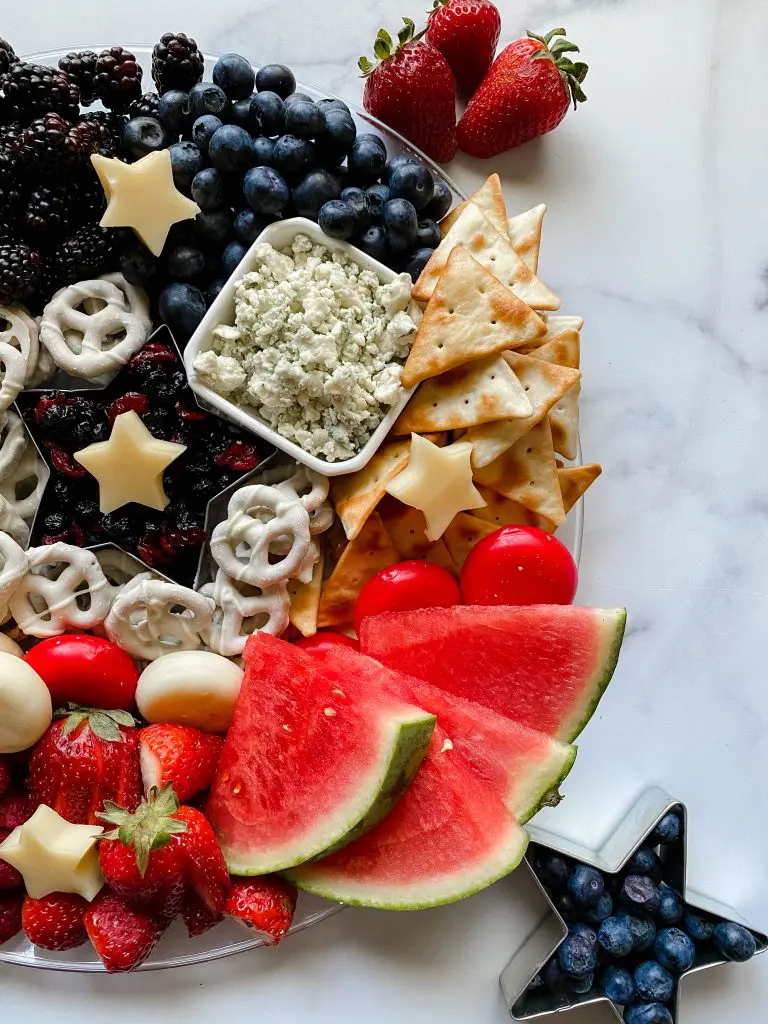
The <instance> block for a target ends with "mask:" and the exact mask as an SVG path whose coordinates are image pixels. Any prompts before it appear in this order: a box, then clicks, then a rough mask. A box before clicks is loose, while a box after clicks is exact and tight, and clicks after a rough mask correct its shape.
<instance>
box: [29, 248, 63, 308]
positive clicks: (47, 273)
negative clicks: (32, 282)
mask: <svg viewBox="0 0 768 1024" xmlns="http://www.w3.org/2000/svg"><path fill="white" fill-rule="evenodd" d="M62 284H63V281H62V279H61V271H60V270H59V266H58V263H57V262H56V260H55V258H52V257H50V256H45V257H43V260H42V262H41V264H40V275H39V278H38V282H37V302H36V305H37V306H38V307H40V308H41V309H42V307H43V306H45V304H46V303H47V302H49V301H50V299H51V298H52V297H53V296H54V295H55V294H56V292H57V291H58V290H59V288H61V286H62Z"/></svg>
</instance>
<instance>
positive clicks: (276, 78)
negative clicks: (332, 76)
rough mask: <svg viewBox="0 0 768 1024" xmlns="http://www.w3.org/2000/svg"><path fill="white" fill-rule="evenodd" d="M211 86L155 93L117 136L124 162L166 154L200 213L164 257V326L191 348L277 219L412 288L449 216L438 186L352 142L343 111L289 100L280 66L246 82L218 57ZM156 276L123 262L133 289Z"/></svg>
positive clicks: (417, 167)
mask: <svg viewBox="0 0 768 1024" xmlns="http://www.w3.org/2000/svg"><path fill="white" fill-rule="evenodd" d="M212 77H213V81H211V82H199V83H198V84H197V85H194V86H193V87H192V88H191V89H189V90H188V91H184V90H178V89H175V90H170V91H168V92H165V93H163V95H162V96H160V98H159V101H158V102H157V105H156V110H154V112H153V113H152V115H151V116H150V115H149V114H142V115H140V116H136V117H133V118H131V120H129V121H128V122H127V124H126V125H125V127H124V128H123V131H122V136H121V150H122V152H123V154H124V155H125V156H126V157H127V158H128V159H139V158H141V157H142V156H146V155H147V154H148V153H151V152H154V151H156V150H159V149H168V150H169V151H170V156H171V162H172V166H173V175H174V183H175V185H176V187H177V188H178V189H179V190H180V191H181V192H183V193H185V194H186V195H189V196H191V197H192V198H193V199H194V200H195V202H196V203H197V204H198V206H199V207H200V209H201V211H202V212H201V213H200V214H199V216H198V217H197V218H196V219H195V220H194V221H193V222H188V223H182V224H179V225H176V226H175V228H174V229H173V231H172V234H171V236H170V237H169V242H168V243H167V244H166V248H165V250H164V252H163V258H162V263H163V266H162V267H161V276H162V277H163V278H164V280H163V282H162V283H163V285H164V287H163V290H162V292H161V294H160V297H159V312H160V315H161V317H162V319H163V320H165V322H166V323H168V324H169V325H170V326H171V327H172V328H174V329H176V330H177V332H178V333H179V334H180V336H182V337H186V336H189V334H191V333H192V331H193V330H194V328H195V327H196V326H197V324H198V323H199V321H200V319H201V318H202V316H203V314H204V312H205V309H206V306H207V305H208V304H210V302H212V301H213V298H215V296H216V295H217V294H218V292H219V290H220V289H221V287H222V285H223V283H224V281H225V280H226V279H227V278H228V277H229V276H230V275H231V274H232V272H233V271H234V269H235V268H236V266H237V264H238V263H239V262H240V260H241V259H242V257H243V256H244V255H245V253H246V251H247V249H248V247H249V246H250V245H251V244H252V243H253V242H254V241H255V239H256V238H257V237H258V235H259V234H260V233H261V231H262V230H263V229H264V227H265V226H266V225H267V224H269V223H271V222H272V221H274V220H276V219H278V218H285V217H291V216H301V217H308V218H310V219H312V220H314V221H317V222H318V223H319V225H320V227H321V228H322V229H323V231H324V232H325V233H326V234H327V235H329V236H330V237H332V238H337V239H343V240H350V241H351V242H352V243H353V244H354V245H356V246H358V247H359V248H360V249H362V250H363V251H364V252H366V253H368V255H370V256H371V257H373V258H374V259H376V260H379V261H380V262H382V263H384V264H386V265H387V266H389V267H391V268H392V269H394V270H397V271H406V272H408V273H410V274H411V276H412V277H413V278H414V279H415V278H416V277H418V275H419V274H420V273H421V270H422V269H423V267H424V266H425V264H426V262H427V260H428V259H429V257H430V256H431V255H432V252H433V250H434V249H435V247H436V246H437V245H438V244H439V242H440V231H439V229H438V226H437V223H438V221H439V220H441V219H442V217H444V216H445V214H446V213H447V212H448V211H449V209H450V207H451V202H452V194H451V191H450V189H449V188H448V187H447V186H446V185H445V184H444V183H443V182H440V181H434V180H433V178H432V175H431V174H430V172H429V170H428V168H427V167H425V166H424V164H423V163H422V162H421V161H420V160H418V159H417V158H416V157H414V156H411V155H408V154H403V153H401V154H399V155H398V156H395V157H394V158H393V159H391V160H390V159H388V156H387V150H386V147H385V145H384V142H383V141H382V139H381V138H379V136H377V135H374V134H358V133H357V128H356V125H355V122H354V120H353V117H352V113H351V111H350V109H349V107H347V105H346V104H345V103H344V102H343V101H342V100H338V99H322V100H319V101H318V102H315V101H314V100H313V99H312V98H311V97H310V96H307V95H304V94H302V93H299V92H296V91H295V90H296V80H295V78H294V75H293V73H292V72H291V71H290V69H289V68H287V67H285V66H283V65H280V64H270V65H266V66H265V67H263V68H261V70H260V71H259V72H258V73H256V74H255V73H254V70H253V68H252V67H251V65H250V64H249V62H248V61H247V60H246V59H245V58H244V57H240V56H238V55H236V54H227V55H226V56H224V57H222V58H220V60H219V61H218V62H217V63H216V65H215V67H214V69H213V76H212ZM156 269H157V268H156V266H155V264H154V261H153V260H152V258H151V255H150V254H149V253H148V251H147V250H146V249H143V248H142V247H138V246H135V247H134V248H133V249H132V250H131V251H130V252H128V253H126V255H125V256H124V258H123V265H122V270H123V273H124V274H125V275H126V277H127V278H128V279H129V280H130V281H131V282H132V283H134V284H144V283H146V281H147V280H148V278H149V277H150V276H151V275H152V274H153V273H155V271H156ZM154 280H155V281H157V278H156V277H155V279H154Z"/></svg>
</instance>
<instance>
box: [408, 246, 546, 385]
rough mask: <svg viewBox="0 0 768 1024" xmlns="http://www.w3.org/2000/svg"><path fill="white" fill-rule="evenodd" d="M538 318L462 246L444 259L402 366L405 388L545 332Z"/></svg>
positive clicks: (533, 338)
mask: <svg viewBox="0 0 768 1024" xmlns="http://www.w3.org/2000/svg"><path fill="white" fill-rule="evenodd" d="M546 331H547V328H546V325H545V323H544V321H543V320H542V319H541V317H539V316H537V315H536V313H534V312H533V310H532V309H531V308H530V307H529V306H527V305H526V304H525V303H524V302H521V300H520V299H518V298H517V297H516V296H515V295H514V294H513V293H512V292H511V291H510V290H509V289H508V288H505V287H504V285H502V284H500V282H499V281H498V280H497V278H496V277H495V276H494V275H493V274H492V273H490V272H489V271H488V270H487V269H486V268H485V267H483V266H482V265H481V264H480V263H478V261H477V260H476V259H474V257H472V256H471V255H470V253H469V252H468V251H467V250H466V249H465V248H464V247H463V246H460V245H459V246H456V247H455V248H454V249H453V250H452V252H451V253H450V256H449V257H448V260H447V262H446V264H445V267H444V270H443V272H442V274H441V275H440V279H439V281H438V282H437V286H436V288H435V290H434V293H433V294H432V298H431V299H430V301H429V305H428V306H427V308H426V310H425V311H424V317H423V319H422V321H421V324H420V325H419V329H418V330H417V332H416V337H415V338H414V341H413V345H412V346H411V351H410V354H409V356H408V359H407V361H406V364H405V367H404V368H403V374H402V383H403V387H405V388H410V387H412V386H413V385H414V384H418V383H419V382H420V381H422V380H426V379H427V378H429V377H435V376H437V374H439V373H444V372H445V371H446V370H451V369H453V367H455V366H461V365H462V364H463V363H467V362H470V361H471V360H473V359H480V358H481V357H482V356H487V355H493V354H494V353H497V352H501V351H503V350H504V349H508V348H517V347H518V346H520V345H525V344H527V343H529V342H532V341H535V340H536V339H537V338H539V337H542V336H543V335H544V334H546Z"/></svg>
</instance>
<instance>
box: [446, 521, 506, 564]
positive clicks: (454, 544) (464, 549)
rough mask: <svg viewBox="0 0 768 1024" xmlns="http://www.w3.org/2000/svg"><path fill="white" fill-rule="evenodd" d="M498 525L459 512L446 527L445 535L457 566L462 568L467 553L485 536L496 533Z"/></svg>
mask: <svg viewBox="0 0 768 1024" xmlns="http://www.w3.org/2000/svg"><path fill="white" fill-rule="evenodd" d="M497 529H498V527H496V526H492V525H491V524H490V523H485V522H483V520H482V519H476V518H475V517H474V516H471V515H469V513H467V512H459V513H458V514H457V515H455V516H454V518H453V519H452V520H451V522H450V523H449V524H448V526H447V527H446V529H445V533H444V534H443V537H444V539H445V543H446V544H447V546H448V550H449V551H450V553H451V558H452V559H453V561H454V562H455V563H456V566H457V567H458V568H459V569H461V567H462V566H463V565H464V563H465V562H466V560H467V555H468V554H469V552H470V551H471V550H472V548H473V547H474V546H475V544H477V543H478V541H481V540H482V539H483V537H487V536H488V535H489V534H491V533H495V532H496V530H497Z"/></svg>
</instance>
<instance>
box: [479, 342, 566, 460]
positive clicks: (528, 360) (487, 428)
mask: <svg viewBox="0 0 768 1024" xmlns="http://www.w3.org/2000/svg"><path fill="white" fill-rule="evenodd" d="M504 359H505V361H506V362H507V363H508V364H509V367H510V369H512V370H513V371H514V374H515V376H516V377H517V379H518V380H519V381H520V383H521V384H522V385H523V387H524V388H525V392H526V394H527V395H528V398H529V399H530V401H531V405H532V406H533V413H532V414H531V415H530V416H527V417H526V418H524V419H511V420H498V421H496V422H495V423H483V424H481V425H480V426H477V427H470V428H469V430H468V431H467V440H468V441H471V442H472V445H473V448H472V465H473V466H474V468H475V469H482V468H483V466H488V465H490V463H491V462H493V461H494V460H495V459H497V458H498V457H499V456H500V455H501V454H502V453H503V452H505V451H506V450H507V449H508V448H510V447H511V446H512V445H513V444H514V443H515V441H517V440H518V438H520V437H524V436H525V435H526V434H527V433H528V431H529V430H530V429H531V428H532V427H534V426H535V425H536V424H537V423H539V422H540V421H541V420H542V419H544V417H545V416H546V414H547V413H548V412H549V411H550V409H552V408H553V407H554V406H555V405H556V403H557V402H559V401H560V399H561V398H562V397H563V395H564V394H565V393H566V391H567V390H568V389H569V388H570V387H573V385H574V384H576V383H577V382H578V381H579V379H580V378H581V372H580V371H579V370H571V369H569V368H568V367H565V366H557V365H556V364H555V363H547V362H545V361H544V360H543V359H534V358H533V356H521V355H518V353H517V352H505V353H504Z"/></svg>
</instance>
